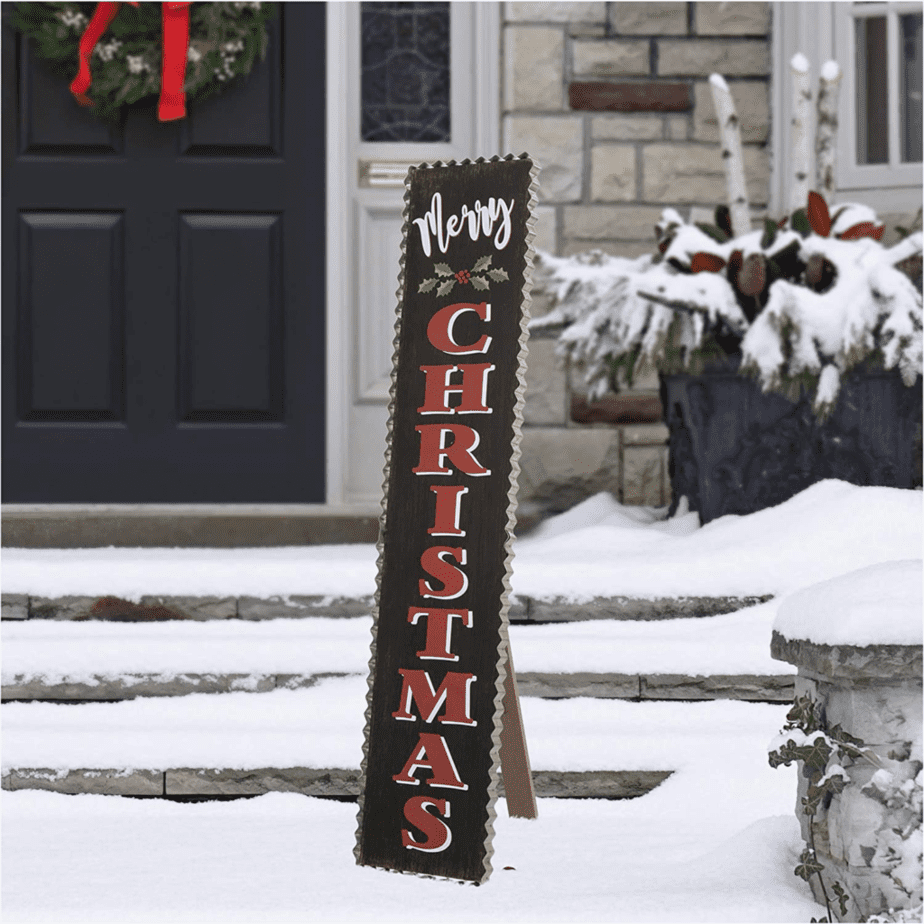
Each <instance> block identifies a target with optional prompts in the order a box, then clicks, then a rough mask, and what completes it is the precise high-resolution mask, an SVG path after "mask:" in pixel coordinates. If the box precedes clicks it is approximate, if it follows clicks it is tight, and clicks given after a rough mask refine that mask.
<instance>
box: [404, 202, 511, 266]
mask: <svg viewBox="0 0 924 924" xmlns="http://www.w3.org/2000/svg"><path fill="white" fill-rule="evenodd" d="M513 203H514V200H513V199H511V200H510V201H509V202H507V201H505V200H504V199H495V198H494V197H493V196H492V197H491V198H490V199H488V204H487V205H482V204H481V200H480V199H476V200H475V204H474V205H473V206H472V207H471V208H469V207H468V206H467V205H463V206H462V209H461V210H460V212H459V214H458V215H450V216H449V217H448V218H447V219H446V223H445V224H444V223H443V197H442V195H440V193H434V194H433V199H432V200H431V201H430V210H429V211H428V212H427V213H426V214H425V215H424V217H423V218H415V219H414V224H415V225H417V229H418V230H419V231H420V243H421V246H422V247H423V252H424V253H425V254H426V255H427V256H428V257H429V256H430V253H431V250H432V248H431V245H430V235H433V236H434V237H435V238H436V245H437V247H439V249H440V253H446V249H447V248H448V247H449V241H450V240H451V239H452V238H454V237H458V235H459V234H461V233H462V229H463V228H465V227H468V235H469V237H470V238H471V239H472V240H473V241H477V240H478V238H479V236H480V235H481V234H482V233H483V234H485V235H486V236H487V237H490V236H491V232H492V231H493V230H494V225H495V223H496V222H497V220H498V219H500V226H499V227H498V229H497V233H496V234H495V235H494V246H495V247H496V248H497V249H498V250H503V249H504V248H505V247H506V246H507V243H508V242H509V241H510V230H511V228H510V213H511V212H512V211H513Z"/></svg>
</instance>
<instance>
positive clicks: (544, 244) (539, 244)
mask: <svg viewBox="0 0 924 924" xmlns="http://www.w3.org/2000/svg"><path fill="white" fill-rule="evenodd" d="M533 247H535V248H536V250H544V251H545V252H546V253H551V254H555V253H557V252H558V209H557V208H555V207H554V206H551V205H540V206H538V207H537V208H536V236H535V238H533Z"/></svg>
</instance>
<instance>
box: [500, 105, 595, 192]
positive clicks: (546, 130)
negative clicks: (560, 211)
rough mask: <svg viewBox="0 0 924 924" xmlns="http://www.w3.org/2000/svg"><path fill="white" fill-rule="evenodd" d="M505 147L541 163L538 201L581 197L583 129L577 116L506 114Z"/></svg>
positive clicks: (581, 121)
mask: <svg viewBox="0 0 924 924" xmlns="http://www.w3.org/2000/svg"><path fill="white" fill-rule="evenodd" d="M504 147H505V149H506V150H508V151H528V152H529V153H530V154H531V155H532V156H533V157H535V158H536V159H537V160H538V161H539V163H540V164H541V165H542V182H541V184H540V187H539V201H540V202H575V201H577V200H579V199H580V198H581V183H582V167H583V161H584V132H583V120H582V119H581V117H580V116H571V115H569V116H525V115H514V116H506V117H505V118H504Z"/></svg>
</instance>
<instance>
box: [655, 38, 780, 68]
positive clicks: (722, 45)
mask: <svg viewBox="0 0 924 924" xmlns="http://www.w3.org/2000/svg"><path fill="white" fill-rule="evenodd" d="M714 73H719V74H721V75H722V76H723V77H765V76H767V75H768V74H769V73H770V46H769V43H768V42H766V41H751V40H747V39H724V40H723V39H697V40H694V41H679V40H677V39H660V40H659V41H658V76H659V77H708V76H709V75H710V74H714Z"/></svg>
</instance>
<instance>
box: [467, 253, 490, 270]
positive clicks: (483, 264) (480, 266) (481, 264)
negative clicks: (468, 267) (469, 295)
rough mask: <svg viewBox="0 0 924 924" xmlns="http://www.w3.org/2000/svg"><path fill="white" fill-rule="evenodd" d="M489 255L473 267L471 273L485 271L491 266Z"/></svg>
mask: <svg viewBox="0 0 924 924" xmlns="http://www.w3.org/2000/svg"><path fill="white" fill-rule="evenodd" d="M491 259H492V257H491V254H488V255H487V256H486V257H482V258H481V259H480V260H479V261H478V262H477V263H476V264H475V265H474V266H473V267H472V272H473V273H481V272H483V271H484V270H486V269H487V268H488V267H489V266H490V265H491Z"/></svg>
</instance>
